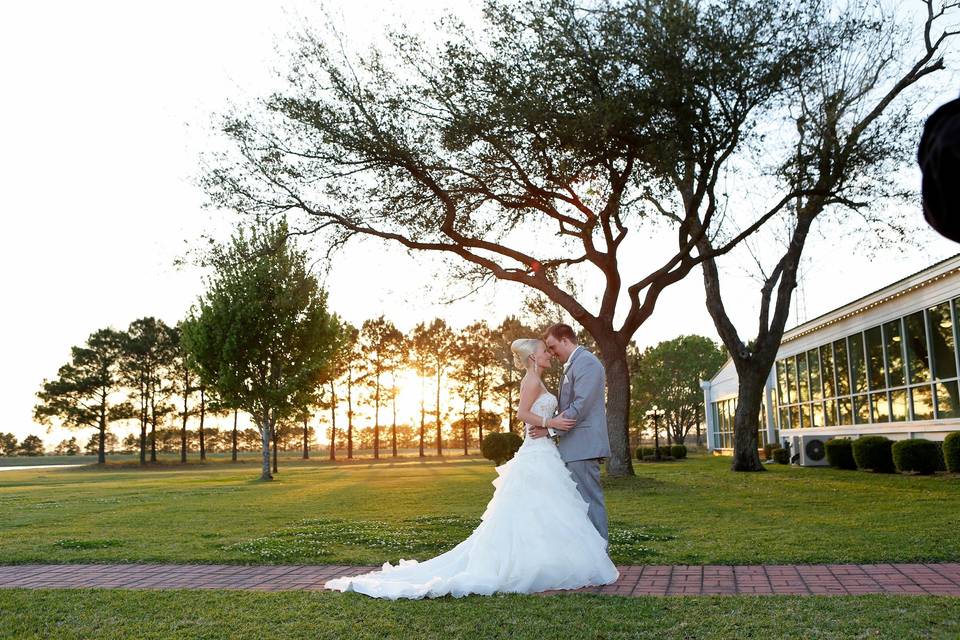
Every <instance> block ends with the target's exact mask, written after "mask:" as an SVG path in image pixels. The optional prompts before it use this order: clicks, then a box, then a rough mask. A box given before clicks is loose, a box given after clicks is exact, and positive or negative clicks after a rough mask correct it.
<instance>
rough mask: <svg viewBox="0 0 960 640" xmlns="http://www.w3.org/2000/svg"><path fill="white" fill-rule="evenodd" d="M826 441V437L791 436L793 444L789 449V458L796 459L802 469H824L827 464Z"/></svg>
mask: <svg viewBox="0 0 960 640" xmlns="http://www.w3.org/2000/svg"><path fill="white" fill-rule="evenodd" d="M827 440H829V438H828V437H826V436H821V435H804V436H793V444H792V446H791V447H790V453H791V454H792V455H791V457H796V458H797V460H796V461H795V462H797V463H798V464H799V465H800V466H802V467H825V466H827V465H828V464H829V463H828V462H827V446H826V445H827Z"/></svg>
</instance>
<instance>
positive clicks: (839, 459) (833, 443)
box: [825, 438, 857, 469]
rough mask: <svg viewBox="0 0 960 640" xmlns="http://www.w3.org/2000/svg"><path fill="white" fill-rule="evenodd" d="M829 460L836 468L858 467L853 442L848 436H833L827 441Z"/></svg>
mask: <svg viewBox="0 0 960 640" xmlns="http://www.w3.org/2000/svg"><path fill="white" fill-rule="evenodd" d="M825 446H826V450H827V462H829V463H830V466H831V467H833V468H834V469H856V468H857V463H856V461H855V460H854V459H853V442H852V441H851V440H850V439H848V438H831V439H829V440H827V443H826V445H825Z"/></svg>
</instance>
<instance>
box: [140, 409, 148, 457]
mask: <svg viewBox="0 0 960 640" xmlns="http://www.w3.org/2000/svg"><path fill="white" fill-rule="evenodd" d="M147 421H148V417H147V408H146V405H144V409H143V420H141V421H140V464H147Z"/></svg>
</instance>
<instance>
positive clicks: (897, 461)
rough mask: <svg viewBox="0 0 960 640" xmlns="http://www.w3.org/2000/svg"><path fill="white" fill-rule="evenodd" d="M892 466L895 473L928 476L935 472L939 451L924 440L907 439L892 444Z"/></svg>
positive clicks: (933, 444)
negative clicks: (909, 472)
mask: <svg viewBox="0 0 960 640" xmlns="http://www.w3.org/2000/svg"><path fill="white" fill-rule="evenodd" d="M891 450H892V452H893V464H894V466H895V467H896V469H897V471H899V472H901V473H903V472H904V471H913V472H915V473H919V474H921V475H929V474H931V473H933V472H934V471H936V470H937V458H939V457H940V451H939V450H938V449H937V445H936V443H935V442H932V441H931V440H926V439H924V438H908V439H907V440H898V441H896V442H894V443H893V447H892V449H891Z"/></svg>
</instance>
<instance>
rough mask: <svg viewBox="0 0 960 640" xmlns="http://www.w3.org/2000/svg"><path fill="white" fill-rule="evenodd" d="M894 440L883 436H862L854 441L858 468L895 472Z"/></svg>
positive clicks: (877, 471)
mask: <svg viewBox="0 0 960 640" xmlns="http://www.w3.org/2000/svg"><path fill="white" fill-rule="evenodd" d="M892 448H893V441H892V440H890V439H888V438H884V437H883V436H861V437H859V438H857V439H856V440H854V441H853V459H854V460H855V461H856V463H857V468H858V469H863V470H867V471H873V472H874V473H893V472H894V471H895V467H894V466H893V450H892Z"/></svg>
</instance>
